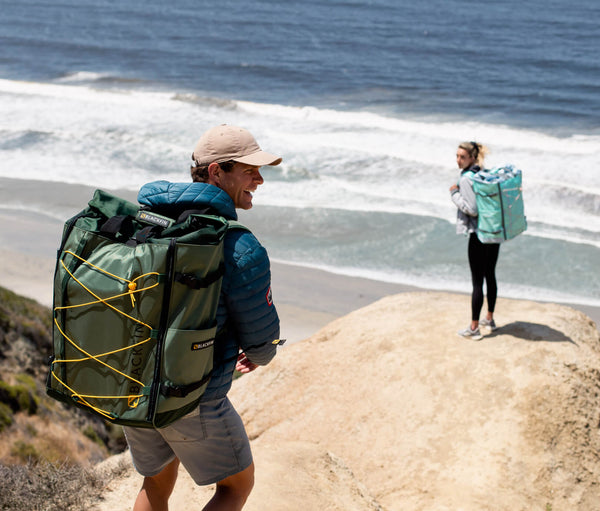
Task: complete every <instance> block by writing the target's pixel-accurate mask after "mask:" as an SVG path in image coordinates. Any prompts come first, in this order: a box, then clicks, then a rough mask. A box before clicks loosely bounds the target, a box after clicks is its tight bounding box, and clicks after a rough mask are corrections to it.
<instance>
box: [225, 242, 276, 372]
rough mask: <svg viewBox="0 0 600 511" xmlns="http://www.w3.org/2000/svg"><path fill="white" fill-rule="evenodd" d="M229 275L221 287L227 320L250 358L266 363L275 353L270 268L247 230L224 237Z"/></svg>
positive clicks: (274, 311)
mask: <svg viewBox="0 0 600 511" xmlns="http://www.w3.org/2000/svg"><path fill="white" fill-rule="evenodd" d="M225 244H226V245H225V251H226V253H229V254H233V257H232V259H230V261H229V262H228V264H231V265H232V267H231V268H230V272H231V273H230V279H228V288H227V289H226V290H225V296H226V305H227V314H228V323H229V324H230V325H231V326H232V327H233V328H234V330H235V335H236V338H237V340H238V343H239V345H240V347H241V348H242V349H243V350H244V351H245V353H246V356H247V357H248V359H250V361H251V362H253V363H255V364H258V365H265V364H268V363H269V362H270V361H271V359H272V358H273V357H274V356H275V353H276V351H277V346H275V345H273V344H272V341H273V340H275V339H278V338H279V317H278V315H277V310H276V309H275V305H274V304H273V301H272V298H271V268H270V262H269V257H268V255H267V251H266V250H265V248H264V247H263V246H262V245H261V244H260V243H259V242H258V240H257V239H256V237H255V236H254V235H253V234H252V233H251V232H248V231H235V230H234V231H232V232H230V233H228V236H227V239H226V241H225Z"/></svg>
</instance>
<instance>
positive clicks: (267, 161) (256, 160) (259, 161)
mask: <svg viewBox="0 0 600 511" xmlns="http://www.w3.org/2000/svg"><path fill="white" fill-rule="evenodd" d="M232 160H233V161H237V162H240V163H244V164H246V165H253V166H255V167H262V166H263V165H279V164H280V163H281V158H280V157H279V156H275V155H274V154H271V153H267V152H265V151H257V152H256V153H253V154H247V155H246V156H241V157H239V158H232Z"/></svg>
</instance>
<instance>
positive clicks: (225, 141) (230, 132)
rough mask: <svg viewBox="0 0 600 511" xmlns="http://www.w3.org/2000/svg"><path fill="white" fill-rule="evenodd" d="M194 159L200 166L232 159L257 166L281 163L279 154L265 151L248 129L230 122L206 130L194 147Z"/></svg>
mask: <svg viewBox="0 0 600 511" xmlns="http://www.w3.org/2000/svg"><path fill="white" fill-rule="evenodd" d="M192 160H194V161H195V162H196V165H198V166H199V167H201V166H205V165H210V164H211V163H222V162H224V161H230V160H233V161H237V162H240V163H245V164H246V165H255V166H256V167H262V166H263V165H279V164H280V163H281V158H280V157H279V156H275V155H274V154H270V153H267V152H265V151H263V150H262V149H261V148H260V147H259V145H258V144H257V143H256V140H255V139H254V137H253V136H252V135H251V133H250V132H249V131H248V130H245V129H244V128H239V127H237V126H230V125H228V124H221V126H215V127H214V128H211V129H209V130H208V131H207V132H205V133H204V134H203V135H202V136H201V137H200V140H198V143H197V144H196V147H195V148H194V153H193V154H192Z"/></svg>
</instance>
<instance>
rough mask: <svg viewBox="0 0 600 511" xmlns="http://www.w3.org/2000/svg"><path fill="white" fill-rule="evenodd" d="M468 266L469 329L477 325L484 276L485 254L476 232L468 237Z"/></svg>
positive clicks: (473, 328)
mask: <svg viewBox="0 0 600 511" xmlns="http://www.w3.org/2000/svg"><path fill="white" fill-rule="evenodd" d="M468 253H469V267H470V268H471V281H472V283H473V292H472V293H471V330H475V329H476V328H477V327H478V326H479V315H480V314H481V308H482V307H483V279H484V277H485V254H484V247H483V243H481V241H479V239H478V238H477V234H475V233H471V235H470V237H469V250H468Z"/></svg>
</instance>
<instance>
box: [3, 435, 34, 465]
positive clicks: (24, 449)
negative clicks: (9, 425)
mask: <svg viewBox="0 0 600 511" xmlns="http://www.w3.org/2000/svg"><path fill="white" fill-rule="evenodd" d="M10 453H11V454H12V455H13V456H15V457H16V458H19V459H20V460H21V461H22V462H24V463H26V462H28V461H39V460H40V459H41V456H40V453H39V452H38V450H37V449H36V448H35V447H34V446H33V445H31V444H28V443H27V442H23V441H21V440H19V441H17V442H15V443H14V444H13V446H12V447H11V449H10Z"/></svg>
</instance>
